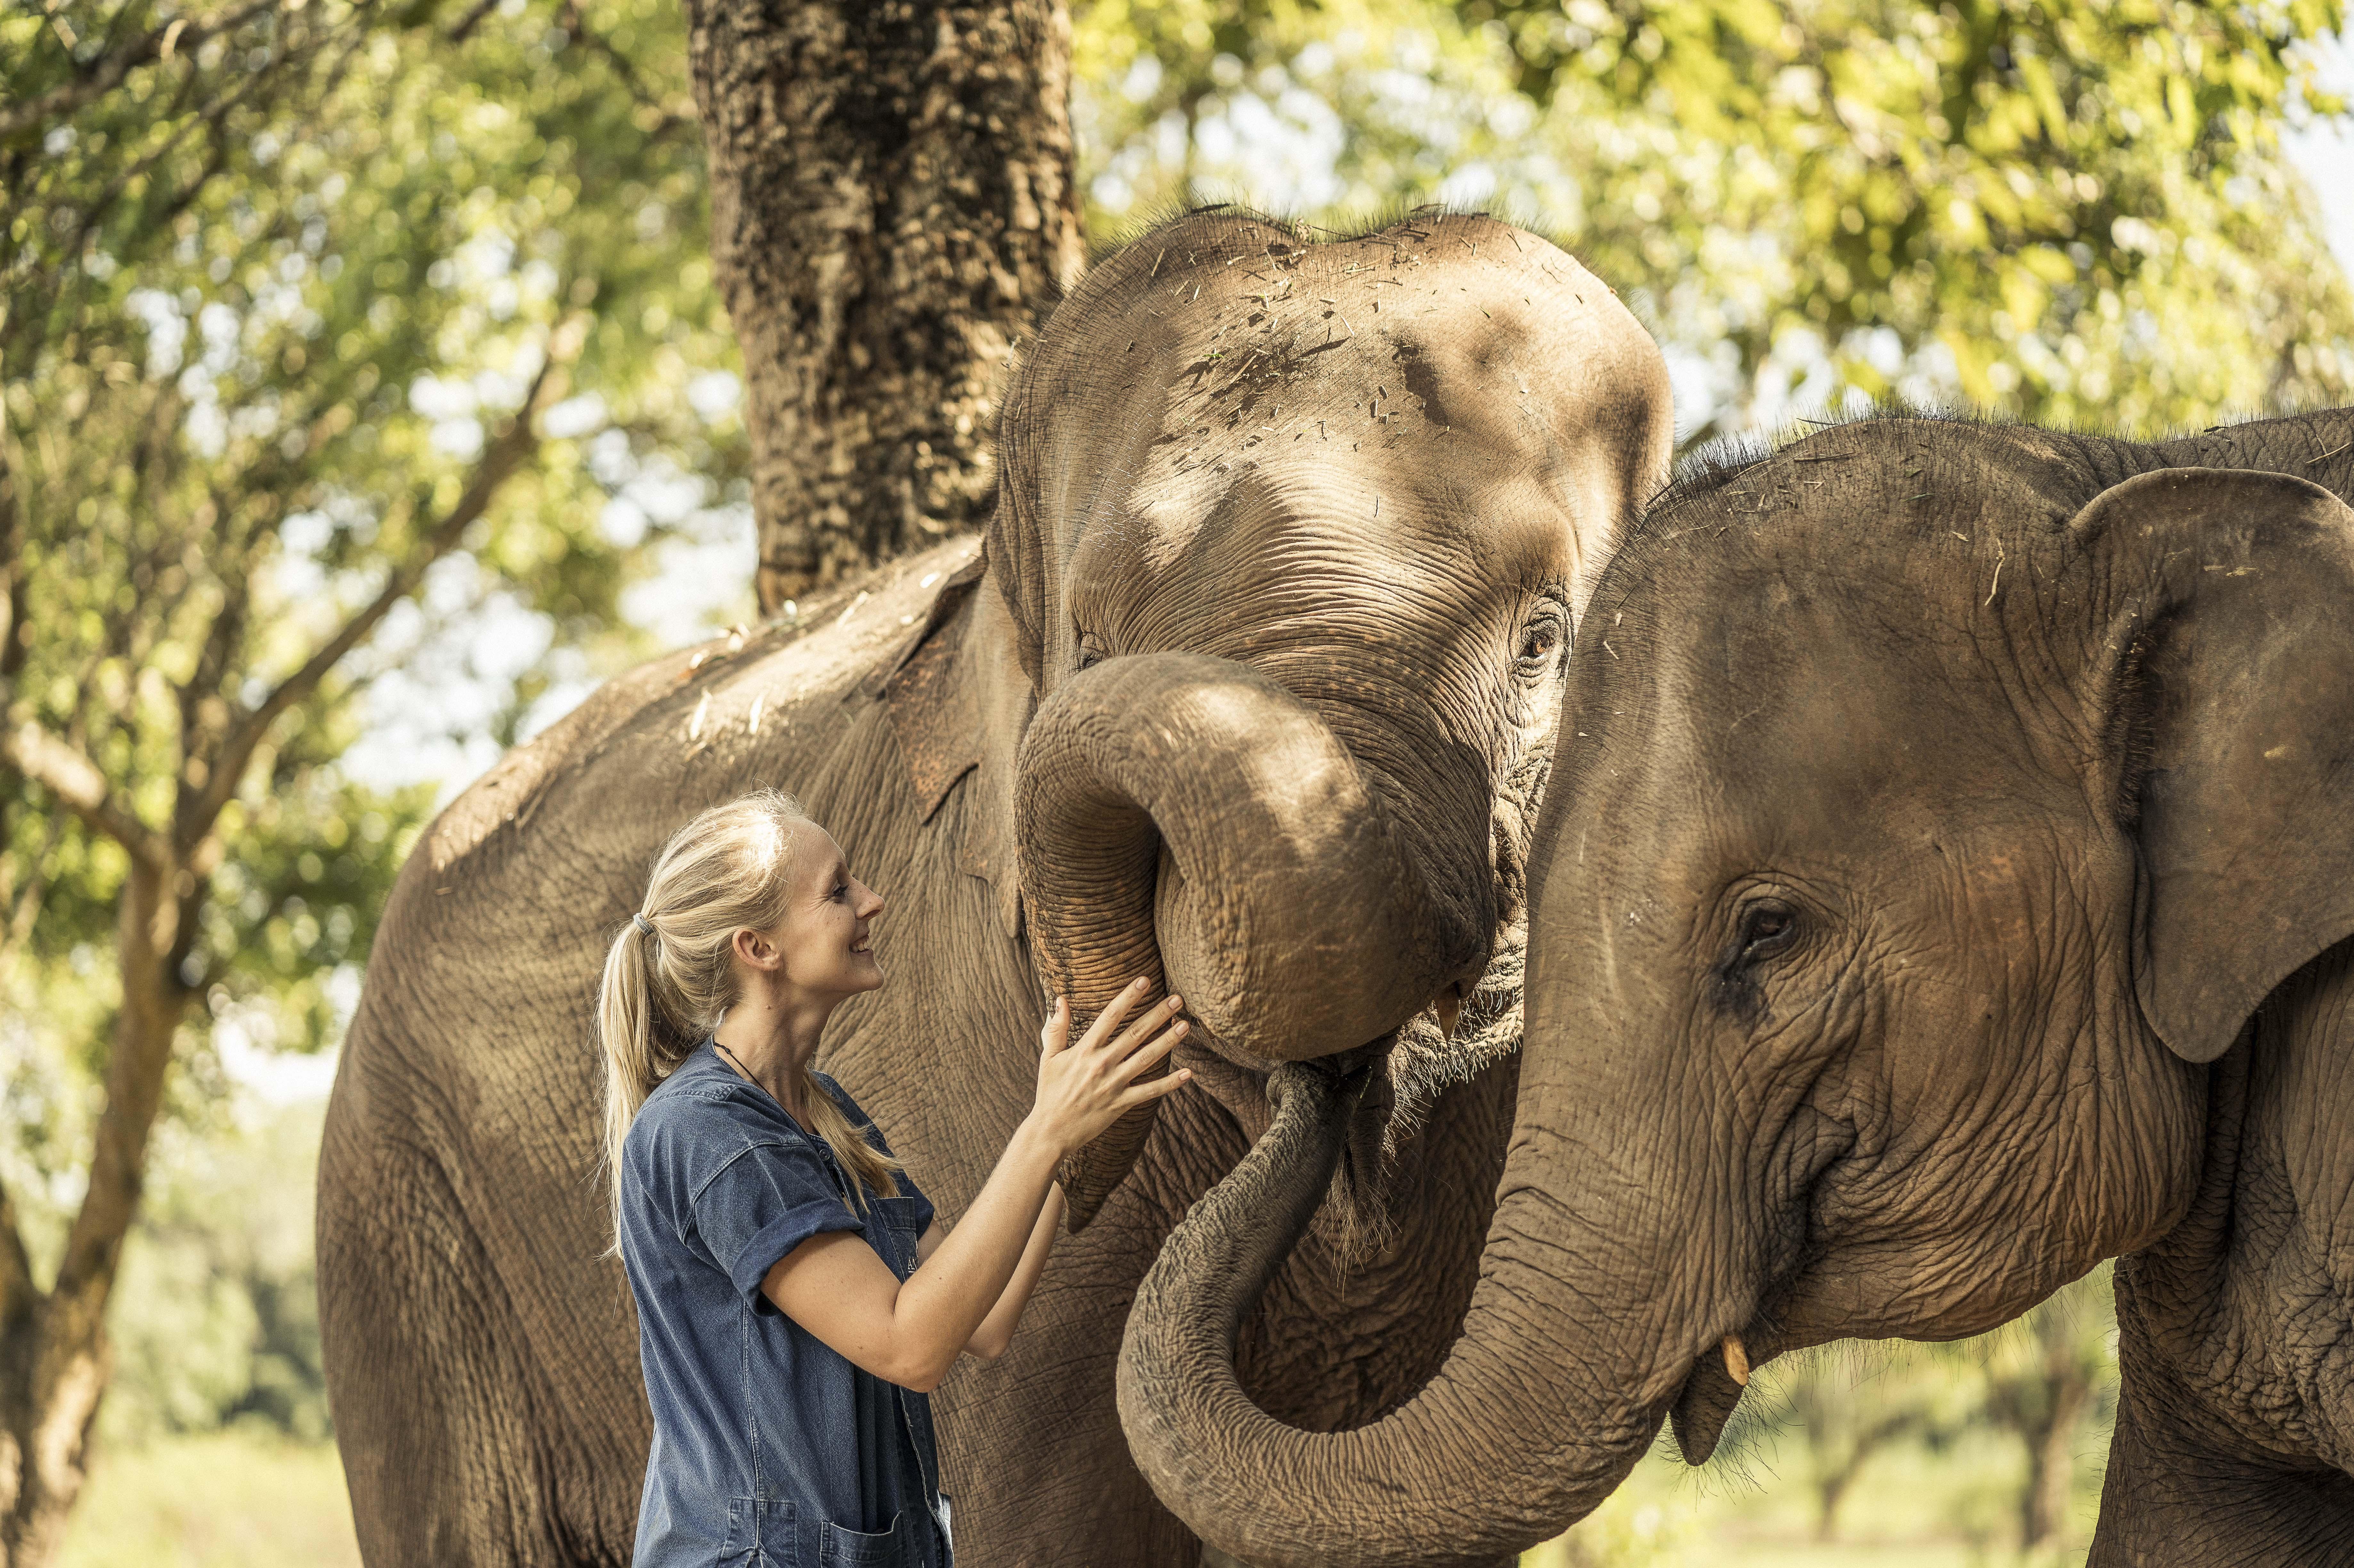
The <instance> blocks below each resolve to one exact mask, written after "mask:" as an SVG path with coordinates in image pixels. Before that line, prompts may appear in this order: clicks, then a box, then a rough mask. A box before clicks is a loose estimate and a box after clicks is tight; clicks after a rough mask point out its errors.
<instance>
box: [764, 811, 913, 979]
mask: <svg viewBox="0 0 2354 1568" xmlns="http://www.w3.org/2000/svg"><path fill="white" fill-rule="evenodd" d="M792 853H793V864H792V868H791V870H790V872H789V873H788V886H789V889H790V891H789V894H788V896H787V902H786V906H785V917H784V918H783V919H782V920H780V921H779V922H778V923H777V925H776V927H775V928H773V929H771V930H768V931H764V932H761V933H760V936H761V937H763V938H766V945H767V946H769V948H771V949H772V951H773V952H774V953H776V954H778V955H780V956H781V957H782V958H783V959H784V962H783V964H782V965H781V966H780V968H779V969H775V970H772V971H770V980H771V983H775V982H777V981H782V982H783V983H784V984H786V985H788V986H790V987H791V988H792V989H794V990H796V991H802V992H805V993H815V994H817V995H821V996H853V995H855V994H857V993H858V992H860V991H873V990H875V988H876V987H877V986H880V985H881V984H882V983H883V970H882V969H881V967H880V966H879V965H877V964H876V963H875V948H874V931H873V926H874V922H875V916H878V915H880V914H882V913H883V899H882V895H879V894H877V893H876V892H875V890H874V889H873V888H871V887H869V886H867V885H865V884H864V883H862V882H860V881H859V880H858V879H857V878H856V877H854V876H853V875H851V874H850V864H849V863H848V862H847V861H845V860H844V859H843V854H842V846H841V845H839V844H837V843H835V842H833V835H832V834H831V833H829V832H826V831H825V830H824V829H822V828H821V827H818V826H817V825H816V824H814V823H811V824H810V825H809V826H807V827H805V828H803V829H802V830H801V832H799V833H796V834H795V835H794V844H793V852H792ZM742 940H743V938H742V937H738V938H737V941H738V942H739V943H740V942H741V941H742Z"/></svg>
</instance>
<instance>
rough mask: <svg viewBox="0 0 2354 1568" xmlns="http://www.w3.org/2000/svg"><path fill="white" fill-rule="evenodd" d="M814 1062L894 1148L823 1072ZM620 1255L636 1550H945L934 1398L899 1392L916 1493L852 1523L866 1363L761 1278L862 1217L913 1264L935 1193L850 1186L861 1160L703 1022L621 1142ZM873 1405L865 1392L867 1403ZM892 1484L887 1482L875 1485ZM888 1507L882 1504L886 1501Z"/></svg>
mask: <svg viewBox="0 0 2354 1568" xmlns="http://www.w3.org/2000/svg"><path fill="white" fill-rule="evenodd" d="M820 1081H821V1082H822V1084H823V1085H824V1086H825V1088H826V1089H827V1091H828V1092H829V1093H831V1094H832V1096H833V1097H834V1099H835V1101H836V1102H837V1103H839V1104H840V1105H841V1107H842V1108H843V1110H844V1111H845V1112H846V1113H848V1115H849V1117H850V1120H851V1123H852V1125H854V1126H856V1127H860V1128H864V1131H865V1134H866V1137H867V1140H868V1141H869V1142H870V1143H872V1144H874V1145H875V1147H876V1148H877V1149H882V1150H885V1152H886V1153H887V1152H888V1146H887V1145H885V1143H884V1141H883V1138H882V1134H881V1133H880V1132H878V1131H877V1130H876V1129H875V1126H874V1124H873V1123H871V1122H869V1121H868V1120H867V1119H866V1117H865V1115H864V1113H863V1112H861V1111H860V1110H859V1108H858V1107H857V1105H856V1104H855V1103H854V1101H853V1100H852V1099H851V1097H849V1096H848V1095H847V1094H845V1093H843V1089H842V1086H840V1085H838V1084H836V1083H835V1082H834V1081H833V1080H832V1079H831V1078H827V1077H824V1076H823V1075H820ZM619 1179H620V1184H621V1256H622V1259H623V1261H624V1262H625V1263H626V1264H627V1265H628V1267H629V1275H630V1290H631V1294H632V1295H633V1296H634V1297H635V1298H637V1304H638V1348H639V1355H640V1358H641V1360H642V1363H643V1366H644V1368H645V1376H646V1398H647V1401H648V1403H650V1404H652V1407H653V1417H654V1439H653V1447H652V1452H651V1453H650V1454H649V1455H648V1456H647V1459H646V1484H645V1491H644V1493H643V1495H642V1497H641V1499H640V1500H639V1504H638V1539H637V1548H636V1554H635V1558H636V1565H637V1568H713V1565H715V1564H716V1565H723V1568H755V1565H758V1568H834V1565H836V1564H840V1565H841V1568H951V1559H950V1556H949V1545H948V1509H947V1503H946V1500H945V1499H942V1498H940V1496H939V1458H938V1452H937V1450H936V1448H935V1446H934V1443H933V1439H932V1419H931V1404H930V1402H929V1401H928V1399H926V1398H925V1396H924V1395H922V1394H920V1393H913V1392H911V1391H909V1390H907V1389H902V1388H897V1387H895V1386H893V1385H891V1384H888V1383H884V1384H881V1388H882V1389H883V1390H884V1391H885V1393H887V1394H889V1395H891V1396H894V1397H896V1404H897V1408H898V1412H899V1415H900V1417H901V1420H902V1421H903V1422H904V1425H905V1429H906V1432H907V1438H908V1444H909V1447H910V1448H911V1449H912V1452H913V1454H914V1456H915V1460H916V1462H915V1465H914V1466H913V1467H912V1468H913V1469H914V1470H915V1471H916V1475H915V1476H911V1477H908V1478H907V1480H908V1482H909V1483H910V1485H909V1487H908V1488H907V1490H912V1491H913V1492H914V1493H915V1495H910V1496H904V1497H902V1498H900V1499H897V1506H896V1509H894V1508H891V1507H887V1506H886V1507H885V1508H884V1509H883V1510H881V1511H882V1516H883V1518H884V1520H888V1521H889V1528H888V1529H886V1530H885V1531H881V1532H879V1533H869V1532H866V1531H862V1530H861V1529H860V1528H858V1527H859V1526H860V1525H861V1524H863V1523H865V1522H868V1521H867V1520H865V1519H864V1513H865V1512H866V1511H867V1510H868V1509H869V1508H870V1507H871V1505H872V1502H873V1499H871V1498H866V1497H864V1496H863V1495H862V1490H861V1489H862V1484H863V1483H862V1478H861V1476H860V1474H859V1463H858V1449H859V1444H858V1442H857V1440H856V1435H857V1432H858V1404H859V1401H858V1395H857V1388H858V1380H859V1379H862V1378H864V1377H865V1376H866V1375H867V1374H864V1373H863V1372H859V1371H858V1369H857V1368H855V1367H854V1366H852V1365H851V1363H850V1362H849V1361H847V1360H845V1359H843V1356H842V1355H841V1354H840V1353H839V1352H837V1351H833V1350H832V1349H830V1348H829V1347H827V1346H826V1345H825V1344H824V1343H823V1342H822V1341H821V1340H819V1339H818V1338H817V1337H816V1336H815V1335H813V1334H811V1332H810V1331H809V1330H806V1329H804V1328H802V1327H801V1325H800V1324H798V1323H796V1322H794V1321H793V1320H792V1319H790V1318H788V1317H786V1316H784V1315H783V1314H782V1313H780V1312H779V1311H778V1310H777V1308H776V1307H775V1305H774V1304H773V1303H771V1302H770V1301H769V1299H768V1298H767V1297H765V1296H763V1295H761V1293H760V1281H761V1280H762V1279H763V1278H764V1277H766V1276H767V1275H768V1272H769V1268H770V1267H771V1266H774V1265H775V1263H776V1261H777V1260H778V1259H779V1258H780V1257H782V1256H784V1255H786V1254H787V1253H789V1252H790V1251H792V1249H793V1248H794V1247H796V1246H798V1245H801V1243H802V1242H803V1241H806V1240H807V1239H809V1238H810V1237H811V1236H813V1235H816V1234H820V1233H822V1232H825V1231H858V1232H860V1233H862V1234H864V1236H865V1238H866V1241H867V1244H868V1245H871V1246H873V1247H874V1249H875V1252H876V1253H877V1254H878V1255H881V1257H882V1259H883V1261H884V1263H885V1264H886V1265H888V1266H889V1267H890V1269H891V1272H892V1273H894V1274H896V1275H897V1276H898V1277H900V1278H902V1279H905V1278H907V1277H908V1276H909V1275H911V1274H913V1273H914V1272H915V1271H916V1241H917V1237H919V1236H921V1235H922V1234H924V1231H925V1229H926V1227H927V1226H928V1225H929V1224H931V1222H932V1205H931V1203H930V1202H929V1201H928V1200H927V1199H926V1198H925V1197H924V1195H923V1194H922V1193H921V1192H918V1191H917V1189H916V1185H915V1183H914V1182H913V1181H909V1180H908V1179H907V1176H906V1175H904V1174H902V1175H901V1176H900V1177H899V1178H898V1186H899V1191H900V1196H898V1197H896V1198H879V1197H876V1196H875V1194H874V1193H873V1192H868V1193H867V1194H866V1210H865V1213H864V1214H860V1213H854V1212H852V1210H851V1209H850V1207H849V1206H848V1205H847V1204H845V1203H844V1202H843V1196H842V1194H843V1192H847V1191H852V1190H854V1189H853V1187H852V1182H853V1181H854V1178H853V1177H851V1176H850V1175H849V1174H848V1173H847V1172H846V1171H843V1169H842V1167H841V1165H840V1163H839V1162H838V1161H836V1160H835V1159H834V1157H833V1151H832V1150H830V1149H828V1148H827V1147H826V1144H825V1140H824V1139H822V1138H819V1137H816V1136H815V1135H814V1134H811V1133H808V1132H804V1131H803V1130H802V1129H801V1125H800V1124H799V1123H798V1122H796V1121H794V1120H793V1118H791V1117H790V1116H788V1115H787V1114H786V1113H785V1110H784V1107H781V1106H779V1105H778V1104H777V1102H776V1101H775V1100H773V1099H771V1098H770V1097H769V1095H768V1093H767V1091H765V1090H763V1089H760V1088H758V1087H756V1086H753V1085H751V1084H748V1083H746V1082H745V1081H744V1080H743V1079H742V1078H740V1077H738V1076H737V1075H736V1074H735V1072H734V1071H733V1070H731V1069H730V1068H729V1067H728V1066H727V1065H726V1063H725V1062H722V1061H721V1060H720V1059H719V1057H718V1056H717V1055H716V1054H715V1053H714V1052H713V1051H712V1049H711V1047H710V1044H709V1043H708V1042H707V1041H706V1042H705V1044H704V1045H703V1047H702V1048H701V1049H699V1050H697V1051H695V1053H694V1054H692V1055H690V1056H689V1057H688V1058H687V1059H686V1061H685V1062H684V1063H683V1064H682V1065H680V1066H679V1068H678V1070H677V1071H676V1072H674V1073H673V1074H672V1075H670V1077H669V1078H668V1079H666V1080H665V1081H664V1082H663V1084H662V1085H661V1086H660V1087H658V1088H656V1089H655V1090H654V1092H653V1093H652V1095H650V1096H648V1097H647V1098H646V1103H645V1105H644V1106H643V1107H642V1108H641V1109H640V1110H639V1112H638V1116H637V1120H636V1121H635V1122H633V1123H632V1124H631V1128H630V1135H629V1139H628V1140H627V1141H626V1143H625V1144H624V1145H623V1148H622V1157H621V1170H620V1177H619ZM872 1408H873V1404H872V1402H871V1400H870V1402H869V1410H870V1412H871V1410H872ZM886 1501H887V1499H886ZM895 1512H896V1515H897V1517H896V1520H895V1519H892V1517H891V1516H892V1514H893V1513H895Z"/></svg>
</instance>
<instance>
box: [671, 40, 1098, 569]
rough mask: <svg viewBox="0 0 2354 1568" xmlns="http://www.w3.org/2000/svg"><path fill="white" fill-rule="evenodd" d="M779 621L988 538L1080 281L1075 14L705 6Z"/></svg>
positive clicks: (765, 558)
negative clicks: (1018, 409)
mask: <svg viewBox="0 0 2354 1568" xmlns="http://www.w3.org/2000/svg"><path fill="white" fill-rule="evenodd" d="M686 8H687V18H688V23H689V29H690V30H689V34H688V44H687V58H688V64H689V66H690V68H691V69H692V71H693V73H694V77H695V105H696V108H697V110H698V111H699V113H700V115H701V118H702V121H703V127H704V134H705V141H706V143H707V145H708V148H709V155H710V161H711V192H712V221H711V235H712V253H713V260H714V263H715V265H716V274H717V277H718V281H719V286H720V291H721V295H722V297H723V298H724V299H725V300H726V304H727V310H728V313H729V315H730V316H731V317H732V319H733V320H734V322H735V326H736V335H737V341H738V342H739V343H740V344H742V347H743V353H744V371H745V380H746V387H745V408H746V423H747V427H748V430H749V432H750V435H751V444H752V506H753V512H754V514H755V516H756V517H757V518H758V524H759V537H760V546H759V548H760V554H759V575H758V590H759V599H760V608H761V610H762V612H763V613H764V614H771V615H773V614H775V613H777V612H778V611H779V609H781V608H782V606H783V605H784V603H785V601H787V600H788V599H794V598H796V597H798V596H800V595H801V594H804V593H806V592H808V591H809V590H810V589H811V588H814V587H818V586H821V585H822V584H825V583H829V582H832V581H833V580H835V579H836V578H838V577H842V576H843V575H844V574H846V573H849V572H854V571H856V570H859V569H860V568H862V567H865V566H868V565H871V564H872V563H874V562H875V561H878V560H883V559H885V558H887V557H889V556H893V555H896V554H898V553H900V552H902V551H905V550H908V549H912V548H916V547H918V546H923V545H927V544H929V543H931V542H932V541H933V540H934V539H935V538H937V537H938V536H939V535H945V534H949V533H955V532H960V531H962V530H966V529H970V528H976V527H978V526H980V525H981V523H982V522H984V521H985V519H986V513H987V506H988V504H989V502H990V499H991V493H992V490H993V485H994V482H995V477H996V474H995V465H994V462H993V461H992V454H991V450H990V437H991V430H992V427H993V424H994V421H995V416H996V412H997V407H998V399H999V395H1000V393H1001V391H1002V387H1003V386H1004V382H1005V377H1006V374H1007V372H1008V370H1009V369H1010V367H1011V366H1012V363H1013V354H1014V349H1015V345H1016V344H1017V342H1018V341H1019V340H1020V339H1021V337H1022V336H1023V334H1025V333H1027V332H1028V331H1029V330H1030V327H1031V325H1032V323H1033V322H1034V320H1035V319H1036V317H1037V315H1038V314H1039V313H1040V312H1041V310H1042V308H1043V307H1044V306H1046V305H1048V304H1050V303H1051V302H1053V301H1054V300H1055V298H1056V297H1058V296H1059V294H1060V292H1061V290H1062V289H1063V287H1064V286H1065V285H1066V284H1067V283H1068V282H1069V281H1071V280H1072V279H1074V278H1075V277H1076V275H1077V273H1078V270H1079V267H1080V264H1081V261H1082V260H1083V254H1084V253H1083V246H1084V241H1083V238H1082V234H1081V229H1080V226H1079V198H1078V192H1077V190H1076V188H1075V186H1074V184H1073V173H1072V149H1071V121H1070V15H1069V10H1068V8H1067V5H1066V3H1065V0H994V3H991V4H966V5H957V4H947V3H942V0H686Z"/></svg>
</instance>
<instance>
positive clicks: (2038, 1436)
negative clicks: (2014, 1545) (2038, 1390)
mask: <svg viewBox="0 0 2354 1568" xmlns="http://www.w3.org/2000/svg"><path fill="white" fill-rule="evenodd" d="M2054 1359H2055V1360H2057V1359H2058V1358H2057V1357H2055V1358H2054ZM2051 1388H2052V1410H2051V1415H2050V1418H2049V1420H2048V1421H2046V1422H2045V1423H2044V1425H2041V1427H2037V1428H2031V1429H2030V1430H2028V1431H2026V1432H2024V1433H2023V1434H2022V1436H2025V1437H2026V1439H2027V1495H2026V1496H2025V1497H2024V1498H2022V1499H2020V1519H2019V1549H2020V1551H2021V1552H2031V1551H2033V1550H2034V1549H2035V1548H2036V1547H2037V1546H2039V1545H2041V1543H2042V1542H2046V1541H2049V1540H2052V1539H2053V1538H2055V1537H2057V1536H2058V1535H2059V1534H2060V1533H2061V1531H2063V1530H2065V1529H2066V1528H2067V1524H2068V1488H2069V1483H2070V1482H2071V1481H2072V1480H2073V1478H2074V1474H2075V1462H2074V1457H2073V1456H2072V1455H2071V1454H2070V1453H2069V1451H2068V1446H2069V1445H2070V1444H2071V1443H2073V1442H2074V1441H2075V1438H2076V1423H2077V1420H2078V1419H2079V1418H2080V1417H2081V1416H2082V1415H2083V1414H2084V1406H2085V1404H2087V1403H2088V1402H2090V1400H2091V1399H2092V1397H2093V1382H2092V1379H2091V1378H2090V1377H2088V1376H2086V1375H2085V1373H2084V1371H2083V1369H2081V1368H2079V1367H2076V1366H2073V1365H2067V1366H2058V1367H2054V1368H2053V1369H2052V1383H2051Z"/></svg>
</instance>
